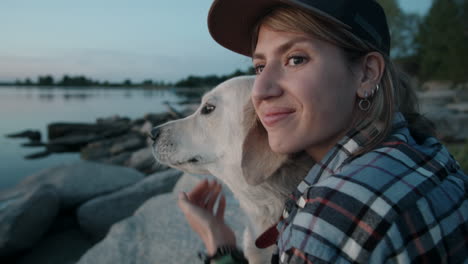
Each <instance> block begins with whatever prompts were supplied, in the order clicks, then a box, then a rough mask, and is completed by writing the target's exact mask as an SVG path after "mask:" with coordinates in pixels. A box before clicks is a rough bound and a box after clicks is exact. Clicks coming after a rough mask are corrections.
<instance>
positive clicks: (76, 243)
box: [15, 229, 93, 264]
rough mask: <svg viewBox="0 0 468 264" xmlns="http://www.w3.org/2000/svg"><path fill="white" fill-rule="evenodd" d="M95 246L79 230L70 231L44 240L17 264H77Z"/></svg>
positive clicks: (25, 254)
mask: <svg viewBox="0 0 468 264" xmlns="http://www.w3.org/2000/svg"><path fill="white" fill-rule="evenodd" d="M92 246H93V242H92V241H91V240H90V239H88V238H87V236H86V235H84V234H83V233H82V232H81V231H80V230H79V229H70V230H66V231H64V232H62V233H58V234H54V235H51V236H48V237H45V238H44V239H42V240H41V241H40V242H39V243H38V244H37V246H35V247H34V248H33V249H32V250H31V251H29V252H26V253H24V254H23V256H21V257H20V258H19V259H18V260H17V261H16V262H15V263H16V264H46V263H47V264H66V263H70V264H71V263H76V262H77V261H78V260H79V259H80V257H81V256H82V255H83V254H84V253H85V252H86V251H87V250H88V249H89V248H91V247H92Z"/></svg>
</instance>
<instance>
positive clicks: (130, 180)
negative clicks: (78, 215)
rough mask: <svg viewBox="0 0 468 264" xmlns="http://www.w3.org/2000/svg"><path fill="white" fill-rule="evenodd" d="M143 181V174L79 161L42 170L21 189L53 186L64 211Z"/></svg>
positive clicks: (28, 178)
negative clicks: (45, 185) (44, 185)
mask: <svg viewBox="0 0 468 264" xmlns="http://www.w3.org/2000/svg"><path fill="white" fill-rule="evenodd" d="M143 178H144V175H143V174H141V173H140V172H138V171H136V170H134V169H131V168H126V167H120V166H113V165H106V164H100V163H95V162H90V161H80V162H76V163H72V164H68V165H62V166H59V167H55V168H50V169H46V170H43V171H41V172H39V173H37V174H34V175H31V176H29V177H27V178H26V179H24V180H23V181H21V182H20V184H19V185H20V186H21V187H23V188H31V187H32V186H39V185H43V184H51V185H53V186H55V187H56V188H57V191H58V193H59V196H60V201H61V207H62V208H71V207H74V206H77V205H79V204H81V203H83V202H85V201H87V200H90V199H92V198H95V197H97V196H100V195H103V194H107V193H111V192H114V191H116V190H119V189H122V188H124V187H126V186H129V185H131V184H134V183H136V182H137V181H139V180H141V179H143Z"/></svg>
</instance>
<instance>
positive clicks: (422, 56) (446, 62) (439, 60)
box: [417, 0, 468, 82]
mask: <svg viewBox="0 0 468 264" xmlns="http://www.w3.org/2000/svg"><path fill="white" fill-rule="evenodd" d="M467 3H468V1H466V0H461V1H460V0H434V2H433V5H432V7H431V9H430V10H429V13H428V15H427V16H426V17H425V18H424V20H423V22H422V23H421V25H420V29H419V35H418V38H417V43H418V45H419V50H418V56H419V60H420V65H421V68H420V77H421V78H422V79H423V80H427V79H440V80H451V81H455V82H466V81H468V48H467V47H468V27H467V15H468V13H467V12H468V4H467Z"/></svg>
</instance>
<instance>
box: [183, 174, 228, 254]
mask: <svg viewBox="0 0 468 264" xmlns="http://www.w3.org/2000/svg"><path fill="white" fill-rule="evenodd" d="M221 188H222V186H221V184H219V183H217V182H216V181H211V182H209V181H208V180H204V181H202V182H201V183H199V184H197V186H195V188H193V190H192V191H191V192H189V193H184V192H182V193H180V194H179V201H178V204H179V207H180V209H181V210H182V212H183V213H184V215H185V218H186V219H187V221H188V223H189V224H190V226H191V227H192V229H193V230H194V231H195V232H196V233H197V234H198V235H199V236H200V238H201V239H202V241H203V243H204V244H205V246H206V250H207V252H208V254H209V255H214V254H215V253H216V249H217V248H218V247H219V246H222V245H232V246H236V237H235V234H234V232H233V231H232V229H231V228H229V226H227V225H226V223H225V222H224V209H225V208H226V199H225V197H224V195H222V194H221V197H220V199H219V203H218V208H217V210H216V211H215V212H214V211H213V209H214V205H215V203H216V200H218V197H219V194H220V193H221Z"/></svg>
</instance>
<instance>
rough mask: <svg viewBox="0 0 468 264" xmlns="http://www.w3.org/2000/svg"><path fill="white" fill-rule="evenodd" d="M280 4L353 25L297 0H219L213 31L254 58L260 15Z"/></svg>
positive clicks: (214, 9)
mask: <svg viewBox="0 0 468 264" xmlns="http://www.w3.org/2000/svg"><path fill="white" fill-rule="evenodd" d="M279 5H291V6H296V7H299V8H303V9H306V10H309V11H312V12H314V13H316V14H317V15H318V16H322V17H324V18H328V19H330V20H331V21H333V22H336V23H338V24H340V25H342V26H345V27H349V26H347V25H346V24H344V23H342V22H341V21H339V20H338V19H336V18H334V17H332V16H330V15H328V14H326V13H324V12H322V11H320V10H318V9H315V8H313V7H310V6H306V5H304V4H303V3H301V2H298V1H294V0H215V1H214V2H213V4H212V5H211V8H210V11H209V13H208V29H209V32H210V34H211V36H212V37H213V39H214V40H215V41H216V42H218V43H219V44H220V45H221V46H223V47H225V48H227V49H230V50H232V51H234V52H237V53H240V54H242V55H245V56H248V57H250V56H251V55H252V50H251V49H252V44H253V43H252V30H253V29H254V26H255V25H256V24H257V23H258V20H259V19H260V18H262V17H263V16H264V15H266V14H267V13H268V12H269V11H270V10H272V9H273V8H274V7H276V6H279Z"/></svg>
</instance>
